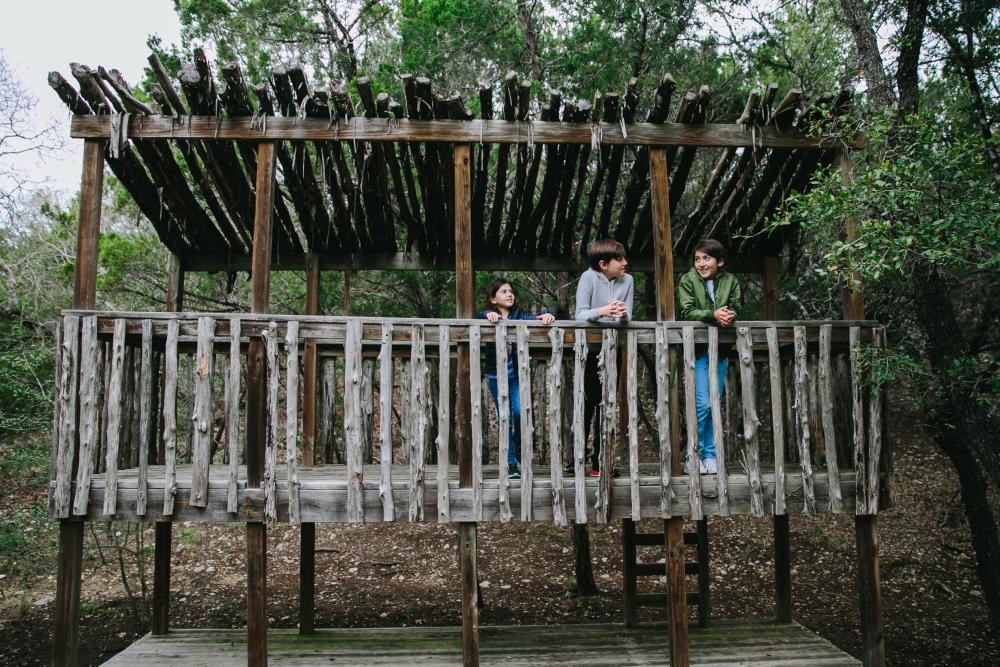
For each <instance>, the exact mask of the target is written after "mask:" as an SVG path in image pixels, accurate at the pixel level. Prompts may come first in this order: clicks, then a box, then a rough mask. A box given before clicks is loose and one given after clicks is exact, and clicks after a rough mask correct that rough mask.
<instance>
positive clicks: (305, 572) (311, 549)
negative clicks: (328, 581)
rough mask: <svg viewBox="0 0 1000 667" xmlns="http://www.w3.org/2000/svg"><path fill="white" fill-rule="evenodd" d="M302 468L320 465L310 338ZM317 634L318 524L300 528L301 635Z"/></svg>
mask: <svg viewBox="0 0 1000 667" xmlns="http://www.w3.org/2000/svg"><path fill="white" fill-rule="evenodd" d="M304 310H305V314H306V315H319V258H318V257H317V256H316V255H315V254H309V255H306V303H305V308H304ZM302 375H303V387H302V443H303V446H302V465H303V466H312V465H315V463H316V340H315V339H314V338H307V339H306V342H305V350H304V353H303V357H302ZM315 630H316V524H315V523H312V522H303V523H302V524H301V525H300V526H299V633H301V634H304V635H308V634H312V633H313V632H315Z"/></svg>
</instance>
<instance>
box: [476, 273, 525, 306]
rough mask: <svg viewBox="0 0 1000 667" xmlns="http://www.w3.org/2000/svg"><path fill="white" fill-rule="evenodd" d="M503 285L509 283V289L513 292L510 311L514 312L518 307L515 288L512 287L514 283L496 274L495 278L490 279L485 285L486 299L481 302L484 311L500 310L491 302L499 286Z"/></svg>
mask: <svg viewBox="0 0 1000 667" xmlns="http://www.w3.org/2000/svg"><path fill="white" fill-rule="evenodd" d="M504 285H510V291H511V292H513V293H514V305H512V306H511V308H510V311H511V312H514V311H515V310H517V308H518V305H517V290H516V289H514V283H512V282H511V281H509V280H507V279H506V278H504V277H503V276H497V277H496V278H494V279H493V280H491V281H490V283H489V285H487V286H486V301H485V302H484V303H483V310H484V311H487V312H489V311H491V310H492V311H493V312H500V311H499V309H498V308H497V307H496V305H494V303H493V297H495V296H496V295H497V292H499V291H500V288H501V287H503V286H504Z"/></svg>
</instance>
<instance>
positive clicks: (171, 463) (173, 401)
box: [163, 319, 180, 516]
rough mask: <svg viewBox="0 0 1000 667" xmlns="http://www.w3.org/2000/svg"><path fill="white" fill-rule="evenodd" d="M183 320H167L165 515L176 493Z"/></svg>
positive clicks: (165, 360) (171, 511)
mask: <svg viewBox="0 0 1000 667" xmlns="http://www.w3.org/2000/svg"><path fill="white" fill-rule="evenodd" d="M179 329H180V323H179V322H178V321H177V320H175V319H171V320H168V321H167V340H166V345H165V348H164V351H163V454H164V456H163V460H164V464H165V472H164V492H163V515H164V516H170V515H172V514H173V513H174V499H175V496H176V494H177V472H176V467H177V337H178V332H179Z"/></svg>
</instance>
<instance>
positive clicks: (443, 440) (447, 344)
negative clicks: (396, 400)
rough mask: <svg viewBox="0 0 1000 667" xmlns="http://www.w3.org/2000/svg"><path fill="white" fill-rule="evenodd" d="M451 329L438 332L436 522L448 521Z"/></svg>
mask: <svg viewBox="0 0 1000 667" xmlns="http://www.w3.org/2000/svg"><path fill="white" fill-rule="evenodd" d="M450 364H451V329H450V328H449V327H441V328H440V330H439V331H438V430H437V438H436V439H435V445H436V446H437V464H438V475H437V485H438V498H437V504H438V521H439V522H440V523H447V522H448V521H450V520H451V519H450V514H449V512H448V505H449V498H448V464H449V460H448V457H449V451H448V445H449V439H450V435H451V368H450Z"/></svg>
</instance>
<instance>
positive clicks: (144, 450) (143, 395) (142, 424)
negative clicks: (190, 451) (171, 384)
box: [81, 320, 154, 516]
mask: <svg viewBox="0 0 1000 667" xmlns="http://www.w3.org/2000/svg"><path fill="white" fill-rule="evenodd" d="M96 326H97V323H96V322H95V323H94V327H95V329H96ZM141 345H142V348H141V360H140V369H141V370H140V382H139V442H138V443H137V448H138V450H139V488H138V491H137V493H136V501H135V503H136V508H135V513H136V514H138V515H139V516H145V514H146V487H147V485H148V476H149V472H148V469H149V442H150V430H151V423H150V422H151V421H152V412H153V409H154V405H153V400H152V398H153V376H154V374H153V323H152V322H150V321H149V320H143V322H142V343H141ZM96 352H97V349H96V347H95V349H94V353H95V357H96ZM95 361H96V359H95ZM95 365H96V363H95ZM81 458H82V453H81Z"/></svg>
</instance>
